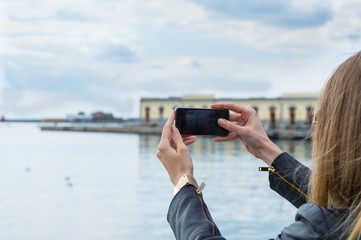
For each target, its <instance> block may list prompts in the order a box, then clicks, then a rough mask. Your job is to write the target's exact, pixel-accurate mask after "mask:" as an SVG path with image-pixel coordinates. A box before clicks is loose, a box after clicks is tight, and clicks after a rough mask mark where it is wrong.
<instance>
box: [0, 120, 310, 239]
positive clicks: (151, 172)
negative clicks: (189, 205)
mask: <svg viewBox="0 0 361 240" xmlns="http://www.w3.org/2000/svg"><path fill="white" fill-rule="evenodd" d="M158 142H159V137H158V136H139V135H135V134H109V133H107V134H103V133H75V132H41V131H40V130H39V128H38V126H37V125H35V124H4V123H2V124H0V154H1V155H0V239H2V240H10V239H11V240H13V239H31V240H32V239H34V240H35V239H36V240H40V239H46V240H49V239H52V240H57V239H59V240H60V239H64V240H65V239H66V240H72V239H74V240H75V239H76V240H83V239H84V240H93V239H94V240H95V239H107V240H112V239H160V240H162V239H174V237H173V233H172V231H171V229H170V227H169V225H168V223H167V221H166V214H167V210H168V206H169V203H170V201H171V200H172V190H173V187H172V185H171V182H170V181H169V178H168V176H167V174H166V171H165V170H164V169H163V166H162V165H161V163H160V162H159V161H158V160H157V159H156V157H155V152H156V149H157V145H158ZM278 144H279V145H280V146H281V148H282V149H283V150H285V151H288V152H290V153H292V154H293V155H294V156H296V158H298V159H299V160H300V161H302V162H304V163H305V164H307V165H309V164H310V144H309V143H308V142H303V141H281V142H278ZM191 152H192V156H193V160H194V165H195V176H196V178H197V180H198V181H199V182H202V181H204V182H205V183H206V185H207V186H206V188H205V189H204V198H205V201H206V203H207V204H208V207H209V208H210V211H211V213H212V216H213V218H214V220H215V222H216V223H217V225H218V227H219V229H220V230H221V232H222V234H223V235H224V236H225V237H226V238H227V239H268V238H271V237H272V238H273V237H275V236H276V235H277V234H278V233H279V232H280V231H281V229H282V228H283V227H285V226H287V225H289V224H290V223H292V221H293V219H294V214H295V212H296V208H294V207H293V206H292V205H291V204H289V203H288V202H286V201H285V200H283V199H282V198H280V197H279V196H278V195H277V194H276V193H275V192H273V191H272V190H270V189H269V187H268V173H265V172H258V170H257V169H258V166H265V164H264V163H263V162H261V161H260V160H258V159H255V158H254V157H252V156H251V155H250V154H248V152H247V151H246V150H245V148H244V147H242V146H241V144H240V143H239V142H230V143H212V142H211V140H210V139H206V138H204V139H198V141H197V142H196V143H195V144H194V145H193V146H192V147H191Z"/></svg>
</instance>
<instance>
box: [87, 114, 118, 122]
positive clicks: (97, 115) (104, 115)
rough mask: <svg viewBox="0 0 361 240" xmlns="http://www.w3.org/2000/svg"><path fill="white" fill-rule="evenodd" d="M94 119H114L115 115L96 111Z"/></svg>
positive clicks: (93, 115)
mask: <svg viewBox="0 0 361 240" xmlns="http://www.w3.org/2000/svg"><path fill="white" fill-rule="evenodd" d="M92 118H93V121H113V120H114V116H113V114H111V113H103V112H94V113H92Z"/></svg>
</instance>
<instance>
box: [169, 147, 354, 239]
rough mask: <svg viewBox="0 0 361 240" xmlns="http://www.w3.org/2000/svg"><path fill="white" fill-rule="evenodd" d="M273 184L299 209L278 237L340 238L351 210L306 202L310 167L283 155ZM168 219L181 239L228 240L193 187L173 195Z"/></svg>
mask: <svg viewBox="0 0 361 240" xmlns="http://www.w3.org/2000/svg"><path fill="white" fill-rule="evenodd" d="M268 170H269V171H270V174H269V180H270V187H271V188H272V189H273V190H275V191H276V192H277V193H278V194H280V195H281V196H282V197H284V198H285V199H287V200H288V201H289V202H291V203H292V204H293V205H294V206H295V207H297V208H299V209H298V211H297V213H296V218H295V222H294V223H292V224H291V225H290V226H288V227H285V228H284V229H283V230H282V232H281V233H280V234H279V235H278V236H277V237H276V238H275V239H282V240H285V239H287V240H288V239H340V236H341V234H342V233H343V227H342V222H343V219H344V217H345V216H347V214H348V210H347V209H326V208H324V207H322V206H320V205H317V204H311V203H306V197H307V188H308V180H309V176H310V170H309V169H308V168H307V167H306V166H304V165H302V164H301V163H300V162H298V161H297V160H296V159H294V158H293V157H291V156H290V155H289V154H288V153H282V154H280V155H279V156H278V157H277V158H276V159H275V160H274V162H273V163H272V167H271V168H269V169H268ZM167 219H168V222H169V224H170V226H171V228H172V230H173V232H174V235H175V237H176V239H177V240H180V239H184V240H185V239H186V240H190V239H212V240H213V239H214V240H216V239H217V240H218V239H225V238H224V237H222V235H221V233H220V231H219V229H218V227H217V225H216V224H215V223H214V221H213V219H212V217H211V214H210V212H209V211H208V208H207V205H206V204H205V202H204V200H203V197H202V194H197V192H196V191H195V188H194V187H193V186H187V187H184V188H183V189H181V190H180V191H179V192H178V193H177V195H176V196H175V197H174V198H173V200H172V202H171V204H170V207H169V211H168V217H167Z"/></svg>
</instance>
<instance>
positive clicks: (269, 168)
mask: <svg viewBox="0 0 361 240" xmlns="http://www.w3.org/2000/svg"><path fill="white" fill-rule="evenodd" d="M258 171H261V172H265V171H268V172H272V173H275V174H277V176H278V177H279V178H281V179H282V180H283V181H284V182H285V183H287V184H288V185H290V186H291V187H292V188H293V189H295V190H296V191H297V192H299V193H300V194H301V195H302V196H304V197H305V198H307V195H306V193H304V192H302V191H301V190H300V189H299V188H298V187H296V186H295V185H294V184H292V183H291V182H290V181H288V180H287V179H286V178H284V177H283V176H282V175H281V174H280V173H279V172H277V171H276V169H275V168H274V167H259V168H258Z"/></svg>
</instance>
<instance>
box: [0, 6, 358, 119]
mask: <svg viewBox="0 0 361 240" xmlns="http://www.w3.org/2000/svg"><path fill="white" fill-rule="evenodd" d="M360 13H361V2H360V0H342V1H340V0H303V1H299V0H297V1H296V0H252V1H249V0H182V1H181V0H114V1H113V0H62V1H59V0H56V1H55V0H47V1H43V0H0V115H5V117H7V118H50V117H65V116H66V115H67V114H75V113H77V112H78V111H84V112H85V113H87V114H91V113H92V112H95V111H103V112H111V113H113V114H114V115H115V116H116V117H123V118H129V117H139V105H140V103H139V101H140V98H141V97H159V98H163V97H164V98H166V97H169V96H182V95H190V94H214V95H215V97H217V98H224V97H227V98H249V97H279V96H280V95H281V94H282V93H302V92H318V91H320V90H321V89H322V87H323V85H324V84H325V82H326V81H327V79H328V77H329V76H330V75H331V74H332V72H333V71H334V70H335V68H336V67H337V66H338V65H339V64H340V63H342V61H344V60H345V59H346V58H348V57H349V56H351V55H352V54H354V53H355V52H357V51H359V50H361V14H360Z"/></svg>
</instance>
